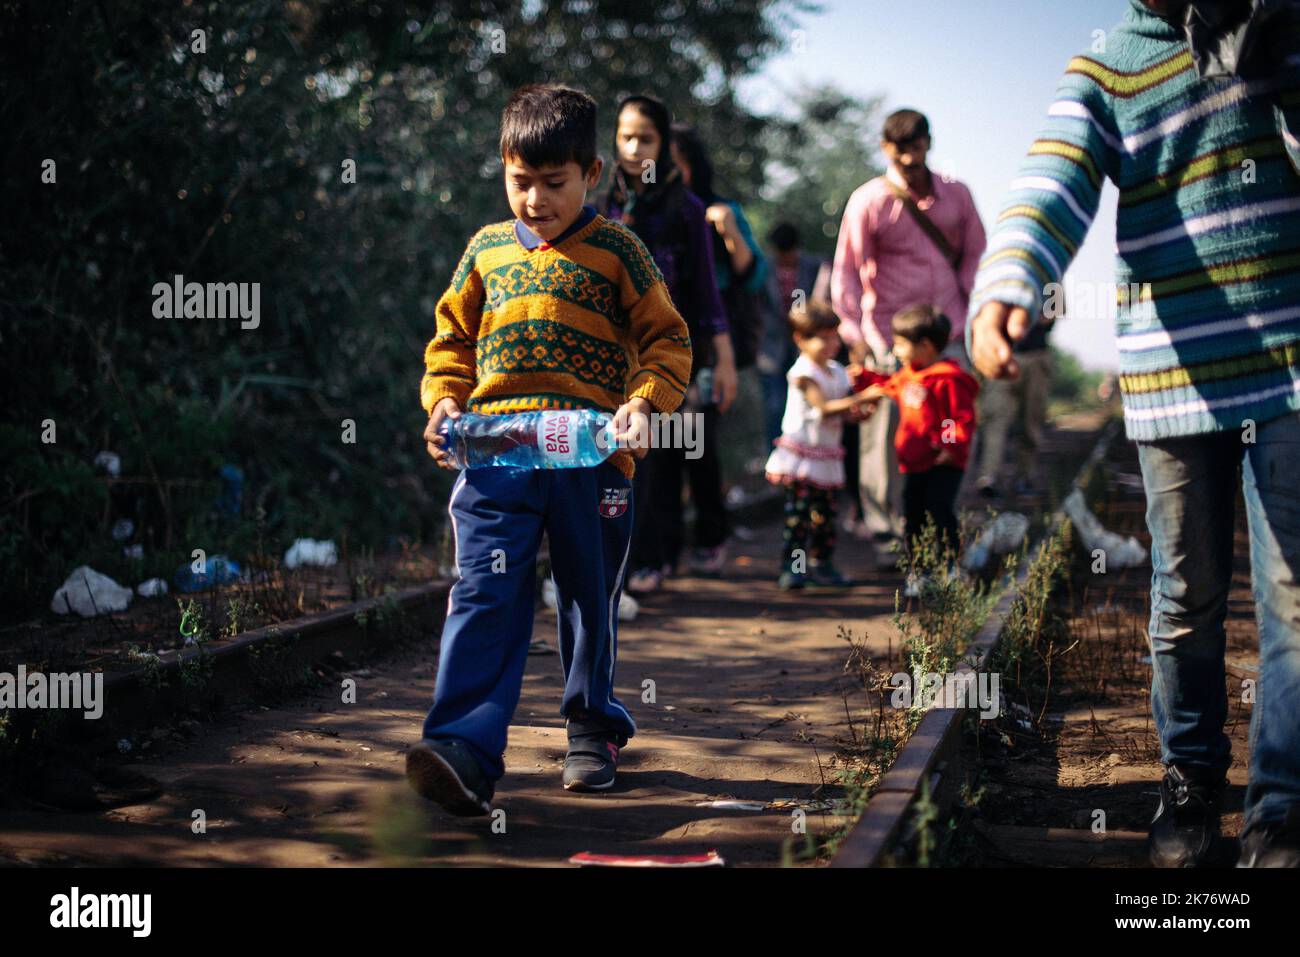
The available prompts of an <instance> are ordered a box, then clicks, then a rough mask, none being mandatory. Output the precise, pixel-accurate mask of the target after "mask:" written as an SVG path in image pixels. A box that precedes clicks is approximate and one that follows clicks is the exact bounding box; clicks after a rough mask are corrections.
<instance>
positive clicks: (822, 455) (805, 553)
mask: <svg viewBox="0 0 1300 957" xmlns="http://www.w3.org/2000/svg"><path fill="white" fill-rule="evenodd" d="M789 321H790V327H791V330H792V332H793V336H794V341H795V343H796V345H797V346H798V347H799V358H798V359H796V360H795V361H794V364H793V365H792V366H791V367H790V369H789V371H787V372H786V380H787V381H788V382H789V390H788V393H787V397H786V404H785V415H784V417H783V418H782V420H781V437H780V438H779V439H777V440H776V447H775V448H774V449H773V450H772V454H771V455H770V456H768V459H767V463H766V465H765V467H764V474H765V476H766V477H767V480H768V481H769V482H771V483H772V484H774V485H780V486H782V487H784V489H785V530H784V534H783V536H782V555H781V573H780V577H779V578H778V584H779V585H780V587H781V590H782V591H789V590H791V589H798V588H803V587H805V585H809V584H811V585H818V586H823V587H829V588H845V587H847V586H848V585H849V581H848V580H847V579H845V578H844V576H843V575H841V574H840V572H839V571H838V570H837V569H836V568H835V565H834V561H833V557H834V552H835V494H836V492H837V491H838V490H839V489H841V488H843V487H844V448H843V446H842V445H841V444H840V431H841V430H842V429H843V428H844V416H845V415H846V414H848V413H852V412H861V411H865V407H866V406H867V404H868V400H867V399H866V397H865V396H863V395H854V394H851V392H852V387H851V385H850V383H849V377H848V374H847V373H846V371H845V368H844V366H842V365H840V364H839V363H838V362H837V361H835V359H833V358H832V356H834V355H835V354H836V353H838V352H839V349H840V341H839V333H838V332H837V331H836V330H837V329H838V328H839V324H840V320H839V317H838V316H836V315H835V313H834V312H833V311H832V310H831V308H830V307H829V306H828V305H826V304H825V303H821V302H815V301H814V302H809V303H807V304H806V305H805V306H803V307H796V308H794V309H792V310H791V311H790V313H789Z"/></svg>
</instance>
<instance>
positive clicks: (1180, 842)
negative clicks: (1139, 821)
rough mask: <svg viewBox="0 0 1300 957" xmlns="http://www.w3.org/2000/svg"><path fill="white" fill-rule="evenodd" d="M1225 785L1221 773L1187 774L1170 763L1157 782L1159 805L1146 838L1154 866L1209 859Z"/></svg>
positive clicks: (1183, 864)
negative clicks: (1158, 785) (1158, 783)
mask: <svg viewBox="0 0 1300 957" xmlns="http://www.w3.org/2000/svg"><path fill="white" fill-rule="evenodd" d="M1227 786H1228V782H1227V781H1226V780H1225V779H1224V777H1223V775H1221V774H1220V775H1212V774H1208V773H1207V772H1205V771H1201V772H1199V773H1198V774H1196V775H1195V776H1188V775H1187V774H1185V773H1184V772H1183V771H1181V770H1179V769H1178V767H1177V766H1176V765H1172V764H1171V765H1169V767H1168V768H1167V769H1166V770H1165V776H1164V778H1163V779H1161V781H1160V806H1159V807H1158V808H1157V809H1156V816H1155V817H1154V818H1153V819H1152V821H1151V831H1150V836H1149V838H1148V841H1147V849H1148V854H1149V856H1150V859H1151V863H1152V865H1153V866H1155V867H1200V866H1202V865H1204V864H1207V863H1209V862H1210V857H1211V853H1212V852H1213V851H1214V850H1215V845H1216V844H1217V843H1218V840H1219V815H1220V814H1221V813H1222V810H1223V793H1224V791H1225V790H1226V789H1227Z"/></svg>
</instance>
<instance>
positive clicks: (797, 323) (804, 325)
mask: <svg viewBox="0 0 1300 957" xmlns="http://www.w3.org/2000/svg"><path fill="white" fill-rule="evenodd" d="M787 320H788V321H789V323H790V332H791V333H793V334H794V335H795V337H796V338H799V339H811V338H812V337H813V336H815V335H817V333H819V332H821V331H822V330H823V329H838V328H839V327H840V317H839V316H837V315H835V310H834V309H832V308H831V307H830V304H829V303H825V302H822V301H821V300H820V299H809V300H808V301H807V302H806V303H805V304H804V305H802V306H796V307H795V308H793V309H791V310H790V315H789V316H788V317H787Z"/></svg>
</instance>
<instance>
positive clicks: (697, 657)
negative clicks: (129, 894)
mask: <svg viewBox="0 0 1300 957" xmlns="http://www.w3.org/2000/svg"><path fill="white" fill-rule="evenodd" d="M752 531H753V538H752V540H749V541H735V540H733V543H732V550H731V555H732V559H731V562H730V569H729V573H728V577H727V580H725V581H722V580H713V581H710V580H705V579H698V578H681V579H676V580H672V581H670V582H669V583H668V585H667V587H666V588H665V589H664V591H663V592H661V593H659V594H657V595H655V596H652V597H651V598H649V599H648V600H646V601H645V602H643V606H642V612H641V615H640V617H639V618H638V619H637V620H636V621H635V622H631V623H626V622H625V623H623V624H622V625H621V628H620V642H619V644H620V660H619V666H618V679H619V680H618V690H619V694H620V697H621V698H622V699H623V700H624V702H625V703H627V704H628V706H629V708H630V709H631V710H632V712H633V715H634V717H635V718H636V720H637V722H638V724H639V727H640V733H639V734H638V735H637V737H636V738H635V739H634V740H633V741H632V742H631V743H630V744H629V746H628V748H627V749H626V750H625V751H624V753H623V760H622V764H621V767H620V772H619V780H618V783H617V785H616V787H615V789H614V790H613V791H612V792H610V793H606V794H602V795H576V794H570V793H567V792H565V791H564V790H563V789H562V788H561V787H560V768H561V762H562V760H563V756H564V750H565V736H564V731H563V721H562V719H561V718H560V716H559V715H558V713H557V711H558V703H559V699H560V692H561V682H560V676H559V670H560V669H559V659H558V657H557V656H555V655H534V656H532V657H530V659H529V666H528V673H527V676H526V678H525V681H524V690H523V697H522V700H521V702H520V706H519V709H518V711H517V713H516V715H515V719H514V724H513V725H512V726H511V729H510V746H509V750H508V752H507V754H506V768H507V774H506V777H505V778H504V779H503V780H502V781H501V782H500V784H499V786H498V789H497V799H496V802H495V807H496V808H499V809H500V810H502V811H504V817H503V818H501V817H500V816H498V820H497V822H496V826H495V827H494V826H493V821H492V820H491V819H479V820H477V821H471V822H466V821H464V820H462V819H457V818H452V817H450V816H447V815H445V814H443V813H442V812H441V811H440V809H438V808H436V807H434V806H432V805H429V804H427V803H426V802H424V801H422V800H421V799H420V798H418V797H416V796H415V795H414V794H413V793H412V792H410V791H409V789H408V788H407V786H406V784H405V780H404V777H403V768H404V757H403V755H404V751H405V748H406V747H407V746H408V745H409V744H410V743H411V742H412V741H413V740H415V739H416V738H417V737H418V735H419V730H420V725H421V722H422V720H423V717H424V714H425V712H426V710H427V708H428V705H429V702H430V697H431V695H432V689H433V676H434V663H435V660H436V659H435V657H434V644H435V642H434V636H433V635H431V636H430V641H429V642H428V646H427V647H424V648H416V649H414V650H408V651H406V652H399V653H397V654H395V655H394V656H392V657H390V658H387V659H385V660H383V661H381V662H379V663H377V664H373V665H372V666H371V667H370V668H369V669H363V670H361V671H357V672H354V673H353V676H354V677H355V678H356V679H357V686H358V688H357V691H358V694H357V697H358V702H357V703H356V704H353V705H345V704H342V703H340V700H339V698H340V695H339V693H338V692H337V691H336V690H334V689H332V688H331V689H328V690H324V689H322V690H318V691H316V692H313V693H311V694H308V695H307V696H304V697H300V698H297V699H294V700H292V701H291V702H288V703H286V704H283V705H282V706H280V707H277V708H274V709H259V710H256V711H252V712H247V713H238V714H232V715H227V716H225V717H223V718H220V719H218V720H216V721H214V722H212V723H209V724H205V725H202V726H201V727H199V728H197V729H195V728H193V727H191V728H190V732H189V733H191V734H193V737H192V738H189V739H185V740H177V739H178V737H179V736H178V735H172V734H164V735H160V737H159V740H158V744H157V747H156V748H154V749H151V752H152V753H151V755H150V756H149V757H147V758H144V759H137V760H135V761H132V762H130V766H131V767H132V768H133V769H135V770H138V771H140V772H142V773H144V774H146V775H148V776H150V777H152V778H154V779H156V780H157V781H159V782H161V784H162V785H163V788H164V790H163V793H162V795H161V796H160V797H158V798H157V799H156V800H153V801H151V802H149V803H146V804H137V805H130V806H120V807H116V808H113V809H111V810H106V811H103V812H99V813H71V812H56V811H47V810H40V809H31V808H18V809H11V810H7V811H5V812H3V823H2V824H0V861H3V862H7V863H64V864H93V865H168V866H175V865H204V864H239V865H261V866H268V865H269V866H300V865H308V866H310V865H340V864H343V865H375V864H383V863H413V864H426V865H466V864H471V865H497V864H515V865H559V864H563V863H564V862H565V861H567V859H568V858H569V856H570V855H572V854H574V853H577V852H580V851H592V852H601V853H623V852H630V853H660V854H663V853H690V852H696V851H703V850H707V849H716V850H717V851H718V852H719V853H720V854H721V855H722V856H723V858H724V859H725V860H726V861H727V863H728V864H750V865H753V864H767V865H772V864H777V863H779V862H780V860H781V851H782V845H783V842H784V841H785V840H786V839H787V838H789V837H791V835H792V827H791V824H792V814H791V811H790V810H789V809H788V808H781V809H771V810H765V811H761V812H754V811H737V810H718V809H713V808H705V807H698V806H697V805H698V804H699V803H701V802H705V801H714V800H724V799H736V800H742V801H756V802H763V803H769V802H774V801H781V800H788V799H808V798H810V796H812V795H813V794H814V790H815V789H816V788H817V787H818V786H819V785H820V784H821V782H822V773H821V770H820V767H819V758H820V760H821V762H822V763H823V764H824V763H826V762H827V761H829V759H830V758H831V756H832V755H833V754H834V751H835V741H836V739H837V738H839V737H841V736H842V735H844V734H845V733H846V728H847V725H846V723H845V706H844V701H843V699H842V696H841V681H842V679H841V677H840V672H841V666H842V664H843V662H844V659H845V657H846V653H847V650H848V648H847V645H846V644H845V643H844V641H843V640H841V639H840V638H839V637H838V634H837V631H838V626H839V625H841V624H844V625H846V626H848V627H851V628H853V629H854V630H855V631H856V632H857V633H858V634H859V635H860V634H862V632H863V631H866V632H867V633H868V634H869V635H871V636H872V640H873V642H875V643H878V644H879V646H880V647H879V650H878V652H877V653H878V654H879V655H880V656H882V657H883V656H884V655H885V653H886V647H887V646H888V644H889V643H890V642H891V641H893V646H894V649H895V651H896V650H897V641H896V639H894V638H893V637H892V636H893V634H894V633H893V629H892V626H891V625H890V624H889V617H890V615H891V613H892V610H893V596H894V590H895V588H896V587H897V585H898V578H897V577H896V576H894V575H886V576H882V575H877V574H874V573H873V572H872V571H871V569H872V565H873V562H872V559H871V557H870V553H871V548H870V546H868V545H867V544H865V543H862V542H857V541H853V540H852V539H851V538H849V537H848V536H841V543H840V549H839V561H840V564H841V567H842V568H843V569H844V570H845V572H846V574H850V575H855V576H857V577H859V578H861V579H864V580H865V581H867V582H869V583H868V584H865V585H863V586H860V587H857V588H854V589H852V590H851V591H849V592H847V593H841V594H825V593H823V594H818V595H816V597H814V595H813V594H812V593H805V594H802V595H801V594H799V593H794V594H782V593H781V592H780V591H779V590H778V589H777V587H776V584H775V578H776V573H777V560H778V552H779V547H778V542H779V535H780V526H779V523H778V522H775V521H771V522H768V523H766V524H764V525H762V526H761V527H757V528H754V529H753V530H752ZM554 636H555V616H554V613H553V612H549V611H545V610H543V611H541V612H539V614H538V616H537V619H536V623H535V637H541V638H544V639H545V640H546V641H547V643H548V644H550V645H551V646H552V647H553V646H554V641H555V637H554ZM645 679H650V680H653V681H654V683H655V684H654V687H655V701H654V703H643V701H642V688H643V681H644V680H645ZM833 793H834V792H833ZM196 809H198V810H201V811H202V812H203V814H204V816H205V817H206V825H207V830H206V833H202V834H195V833H193V831H192V826H191V825H192V822H193V821H194V812H195V811H196ZM829 823H830V822H829V819H828V818H826V817H825V816H823V815H819V814H817V813H810V814H808V815H807V827H808V830H809V831H810V832H811V833H818V832H819V831H820V829H822V828H823V827H826V826H828V825H829ZM502 825H504V832H502Z"/></svg>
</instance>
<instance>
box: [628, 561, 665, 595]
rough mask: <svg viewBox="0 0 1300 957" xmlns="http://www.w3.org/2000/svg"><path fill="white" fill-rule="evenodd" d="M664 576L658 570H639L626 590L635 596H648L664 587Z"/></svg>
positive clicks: (630, 579) (633, 575)
mask: <svg viewBox="0 0 1300 957" xmlns="http://www.w3.org/2000/svg"><path fill="white" fill-rule="evenodd" d="M663 583H664V575H663V572H661V571H659V569H657V568H638V569H637V570H636V571H634V572H633V573H632V574H631V576H630V577H629V578H628V580H627V585H625V586H624V590H626V591H628V592H631V593H632V594H634V595H648V594H650V593H651V592H655V591H658V590H659V589H660V588H662V587H663Z"/></svg>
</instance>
